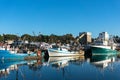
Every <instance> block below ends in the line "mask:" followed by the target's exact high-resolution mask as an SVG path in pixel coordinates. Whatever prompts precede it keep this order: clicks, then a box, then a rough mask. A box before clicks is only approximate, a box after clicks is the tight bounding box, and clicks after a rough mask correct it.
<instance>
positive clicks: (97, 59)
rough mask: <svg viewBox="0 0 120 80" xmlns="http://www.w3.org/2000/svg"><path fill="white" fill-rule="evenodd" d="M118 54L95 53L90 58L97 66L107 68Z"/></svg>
mask: <svg viewBox="0 0 120 80" xmlns="http://www.w3.org/2000/svg"><path fill="white" fill-rule="evenodd" d="M115 58H116V55H93V56H92V57H91V59H90V62H91V64H93V65H94V66H96V67H97V68H103V69H104V68H106V67H107V66H108V65H109V64H111V63H112V62H114V61H115Z"/></svg>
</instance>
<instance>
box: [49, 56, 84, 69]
mask: <svg viewBox="0 0 120 80" xmlns="http://www.w3.org/2000/svg"><path fill="white" fill-rule="evenodd" d="M83 61H84V56H74V57H49V59H48V62H47V65H51V66H52V67H54V68H57V69H59V68H64V67H65V66H68V65H69V63H72V64H80V62H83Z"/></svg>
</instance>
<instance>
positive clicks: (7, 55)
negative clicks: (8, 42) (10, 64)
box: [0, 50, 37, 60]
mask: <svg viewBox="0 0 120 80" xmlns="http://www.w3.org/2000/svg"><path fill="white" fill-rule="evenodd" d="M27 56H37V55H36V54H35V53H30V54H27V53H11V52H10V51H8V50H0V59H1V60H24V59H25V57H27Z"/></svg>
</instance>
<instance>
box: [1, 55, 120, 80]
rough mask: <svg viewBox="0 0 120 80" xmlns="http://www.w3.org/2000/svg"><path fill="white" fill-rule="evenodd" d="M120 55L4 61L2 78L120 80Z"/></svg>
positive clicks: (15, 79) (16, 79) (25, 79)
mask: <svg viewBox="0 0 120 80" xmlns="http://www.w3.org/2000/svg"><path fill="white" fill-rule="evenodd" d="M119 73H120V59H119V58H117V57H116V56H113V55H111V56H104V55H102V56H99V55H97V56H92V57H91V58H86V57H84V56H82V57H49V58H48V59H41V60H32V61H4V60H1V61H0V80H120V76H119Z"/></svg>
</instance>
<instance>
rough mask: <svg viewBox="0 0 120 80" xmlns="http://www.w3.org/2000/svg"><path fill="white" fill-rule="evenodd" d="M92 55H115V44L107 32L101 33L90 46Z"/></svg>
mask: <svg viewBox="0 0 120 80" xmlns="http://www.w3.org/2000/svg"><path fill="white" fill-rule="evenodd" d="M91 50H92V55H111V54H116V50H115V44H114V41H113V39H112V37H111V38H109V35H108V33H107V32H102V33H100V34H99V37H98V38H97V40H96V41H95V43H94V44H93V45H91Z"/></svg>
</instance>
